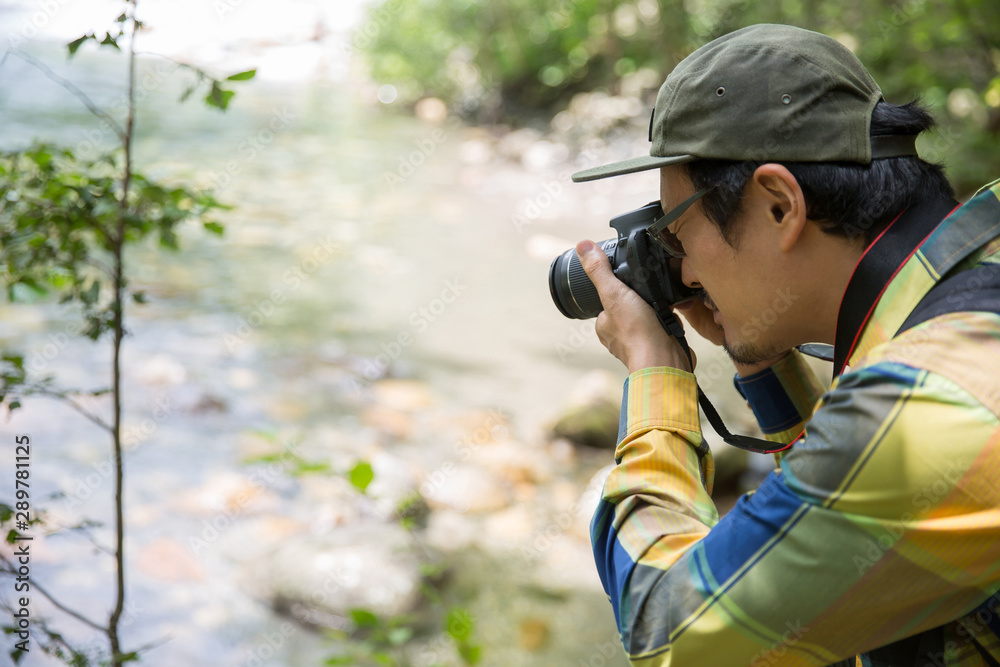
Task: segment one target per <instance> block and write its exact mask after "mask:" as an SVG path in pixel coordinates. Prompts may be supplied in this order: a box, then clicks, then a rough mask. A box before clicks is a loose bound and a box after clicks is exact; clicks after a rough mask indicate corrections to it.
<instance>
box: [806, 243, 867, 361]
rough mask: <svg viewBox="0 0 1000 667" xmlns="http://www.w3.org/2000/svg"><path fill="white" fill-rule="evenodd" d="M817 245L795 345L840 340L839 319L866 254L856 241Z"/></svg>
mask: <svg viewBox="0 0 1000 667" xmlns="http://www.w3.org/2000/svg"><path fill="white" fill-rule="evenodd" d="M820 233H822V234H823V235H824V236H825V238H824V239H822V241H821V243H818V244H816V247H815V252H814V253H812V254H813V257H812V258H811V260H809V261H808V262H807V266H808V267H809V268H808V269H807V270H806V271H805V272H804V273H801V274H800V275H804V276H805V277H806V279H805V280H803V281H802V284H803V286H804V287H805V289H804V290H803V292H804V293H805V295H806V297H807V299H806V302H805V303H803V304H802V313H801V315H802V316H801V317H800V318H799V321H800V322H802V328H801V331H800V332H798V335H797V336H796V338H801V341H799V342H797V343H795V344H796V345H798V344H801V343H828V344H830V345H833V344H834V342H835V341H836V338H837V316H838V314H839V313H840V303H841V300H842V299H843V296H844V292H845V291H846V290H847V284H848V283H849V282H850V280H851V276H852V275H854V270H855V268H856V267H857V265H858V261H859V260H860V259H861V255H862V254H864V251H865V246H864V245H862V244H861V243H859V242H858V241H856V240H849V239H844V238H842V237H835V236H830V235H828V234H825V233H823V232H820Z"/></svg>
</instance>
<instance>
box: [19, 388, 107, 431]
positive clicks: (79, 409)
mask: <svg viewBox="0 0 1000 667" xmlns="http://www.w3.org/2000/svg"><path fill="white" fill-rule="evenodd" d="M30 393H32V394H38V395H40V396H48V397H49V398H58V399H59V400H61V401H66V403H67V404H68V405H69V406H70V407H71V408H73V409H74V410H76V411H77V412H79V413H80V414H81V415H83V416H84V417H86V418H87V419H89V420H90V421H92V422H94V423H95V424H97V425H98V426H100V427H101V428H103V429H104V430H106V431H111V430H112V429H111V424H108V423H107V422H105V421H104V420H103V419H101V418H100V417H98V416H97V415H95V414H93V413H92V412H90V411H88V410H87V409H86V408H85V407H83V406H82V405H80V404H79V403H77V402H76V401H74V400H73V399H72V398H70V397H69V396H67V395H66V394H64V393H59V392H58V391H52V390H51V389H42V388H37V389H32V390H31V392H30Z"/></svg>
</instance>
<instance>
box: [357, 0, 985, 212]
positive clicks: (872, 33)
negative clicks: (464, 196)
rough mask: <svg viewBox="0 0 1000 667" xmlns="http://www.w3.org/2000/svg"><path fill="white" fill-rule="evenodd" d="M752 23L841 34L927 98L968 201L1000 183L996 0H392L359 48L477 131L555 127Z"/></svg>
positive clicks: (887, 86)
mask: <svg viewBox="0 0 1000 667" xmlns="http://www.w3.org/2000/svg"><path fill="white" fill-rule="evenodd" d="M755 23H786V24H791V25H796V26H800V27H803V28H808V29H811V30H816V31H819V32H822V33H825V34H827V35H830V36H833V37H835V38H837V39H838V40H840V41H841V42H843V43H844V44H846V45H847V46H848V47H849V48H851V49H852V50H853V51H854V52H855V53H856V54H857V55H858V57H859V58H860V59H861V61H862V62H863V63H864V64H865V65H866V66H867V67H868V69H869V71H871V73H872V74H873V76H874V77H875V79H876V81H878V82H879V85H880V86H881V87H882V90H883V93H884V94H885V99H886V100H887V101H889V102H893V103H903V102H907V101H909V100H911V99H914V98H917V97H919V98H921V99H922V100H923V101H924V103H925V104H926V105H928V106H929V107H930V109H931V110H932V111H933V112H934V113H935V115H936V117H937V118H938V121H939V124H940V127H939V128H938V129H937V130H936V131H935V132H934V133H933V134H932V135H930V136H928V137H927V138H925V139H922V140H921V143H920V144H919V146H920V150H921V154H922V155H924V156H925V157H927V158H929V159H931V160H936V161H941V160H943V161H945V162H946V164H947V166H948V173H949V177H950V178H951V179H952V182H953V183H954V184H955V186H956V188H957V190H958V191H959V193H960V194H968V193H969V192H971V191H973V190H974V189H976V188H977V187H978V186H979V185H981V184H983V183H984V182H986V181H989V180H993V179H994V178H996V177H997V176H1000V150H997V149H998V148H1000V2H997V0H898V1H894V0H880V1H876V2H871V1H866V0H842V1H841V2H838V3H832V2H820V1H819V0H780V1H778V2H752V1H750V0H735V1H734V0H637V1H634V2H619V1H618V0H505V1H503V2H487V0H387V1H386V2H384V3H382V4H381V5H376V6H374V7H372V9H371V10H370V13H369V16H368V19H367V21H365V22H362V25H361V27H360V28H359V29H358V31H357V33H356V34H355V39H354V46H355V47H357V48H358V49H360V50H361V51H362V52H363V53H364V55H365V58H366V62H367V65H368V67H369V69H370V72H371V74H372V76H373V77H374V78H375V80H376V81H377V82H378V83H380V84H392V85H394V86H395V87H396V88H397V90H398V91H399V95H400V100H401V101H404V102H405V101H409V102H413V101H416V100H417V99H419V98H421V97H426V96H434V97H439V98H441V99H443V100H444V101H445V102H447V103H448V104H449V105H450V106H451V107H452V109H453V110H454V111H457V112H459V113H462V114H463V115H466V116H473V117H476V118H477V119H478V120H480V121H483V120H487V121H504V122H514V123H516V122H521V121H523V120H524V119H525V117H527V116H530V115H536V116H538V115H541V116H544V117H551V116H552V115H554V113H555V112H556V111H558V110H560V109H561V108H564V107H565V106H566V105H567V104H568V102H569V99H570V98H571V97H572V96H573V95H574V94H575V93H578V92H584V91H593V90H596V89H602V88H603V89H606V90H607V91H609V92H611V93H613V94H621V93H622V92H623V90H622V84H623V81H627V80H628V77H629V75H630V74H632V73H634V72H637V71H639V70H641V69H642V68H651V69H652V70H654V71H655V72H657V73H658V77H657V78H658V80H659V81H660V82H662V79H663V78H665V77H666V74H667V73H668V72H669V71H670V70H671V69H672V68H673V66H674V65H676V64H677V63H678V62H679V61H680V60H681V59H683V58H684V57H685V56H687V55H688V54H689V53H691V52H692V51H694V50H695V49H696V48H698V47H699V46H702V45H703V44H705V43H707V42H709V41H711V40H712V39H715V38H716V37H719V36H721V35H724V34H726V33H729V32H732V31H733V30H736V29H738V28H742V27H745V26H748V25H753V24H755ZM652 92H655V89H654V91H651V92H650V93H649V95H651V94H652ZM644 102H645V103H646V104H647V105H651V103H652V100H651V99H646V100H644Z"/></svg>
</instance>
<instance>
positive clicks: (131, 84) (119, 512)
mask: <svg viewBox="0 0 1000 667" xmlns="http://www.w3.org/2000/svg"><path fill="white" fill-rule="evenodd" d="M129 1H130V4H131V5H132V16H131V28H132V34H131V35H129V46H128V117H127V119H126V121H125V137H124V141H123V144H124V148H125V174H124V178H123V179H122V199H121V210H120V215H119V218H118V232H117V234H116V236H115V239H114V281H115V302H114V336H115V339H114V360H113V363H112V370H111V372H112V385H113V388H114V389H113V395H114V421H113V423H112V434H111V438H112V440H113V441H114V448H115V532H116V541H115V566H116V569H117V572H118V581H117V596H116V600H115V609H114V611H113V612H112V613H111V618H110V619H109V620H108V639H109V640H110V642H111V664H112V665H113V666H114V667H121V665H122V652H121V643H120V641H119V638H118V622H119V621H120V619H121V615H122V611H123V610H124V608H125V521H124V502H123V498H122V487H123V486H124V470H123V465H122V463H123V461H122V440H121V424H122V405H121V398H122V392H121V364H120V362H121V347H122V339H123V338H124V337H125V322H124V320H125V261H124V253H123V250H124V247H125V219H126V216H127V215H128V208H129V203H128V192H129V187H130V186H131V183H132V125H133V122H134V120H135V38H136V32H137V29H136V14H135V11H136V4H137V0H129Z"/></svg>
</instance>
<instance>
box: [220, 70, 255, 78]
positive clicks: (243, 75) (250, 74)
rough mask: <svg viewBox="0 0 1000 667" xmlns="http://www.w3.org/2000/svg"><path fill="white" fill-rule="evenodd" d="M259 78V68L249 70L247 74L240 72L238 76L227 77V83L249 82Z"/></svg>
mask: <svg viewBox="0 0 1000 667" xmlns="http://www.w3.org/2000/svg"><path fill="white" fill-rule="evenodd" d="M255 76H257V68H254V69H248V70H247V71H245V72H240V73H238V74H232V75H230V76H227V77H226V81H249V80H250V79H252V78H254V77H255Z"/></svg>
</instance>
